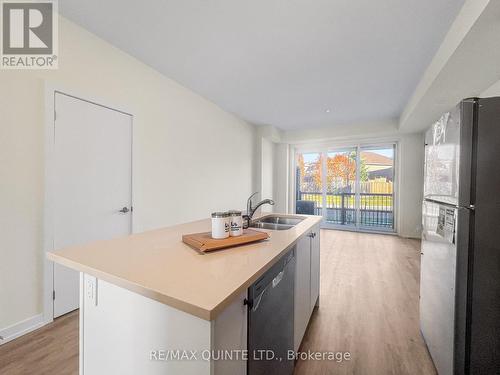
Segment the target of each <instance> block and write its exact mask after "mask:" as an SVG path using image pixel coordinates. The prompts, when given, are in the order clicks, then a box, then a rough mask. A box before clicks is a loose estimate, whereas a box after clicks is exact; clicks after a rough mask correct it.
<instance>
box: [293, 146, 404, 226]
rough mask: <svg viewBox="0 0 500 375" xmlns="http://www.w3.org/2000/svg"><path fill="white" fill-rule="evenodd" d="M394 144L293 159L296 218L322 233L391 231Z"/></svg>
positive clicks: (307, 154)
mask: <svg viewBox="0 0 500 375" xmlns="http://www.w3.org/2000/svg"><path fill="white" fill-rule="evenodd" d="M395 149H396V147H395V144H384V145H370V146H365V145H356V146H352V147H343V148H328V149H325V150H322V151H320V152H304V153H297V159H296V161H297V163H296V166H297V168H296V176H295V180H296V185H295V187H296V212H297V213H303V214H313V215H320V216H323V226H324V227H326V228H345V229H354V230H373V231H394V223H395V219H394V211H395V210H394V166H395Z"/></svg>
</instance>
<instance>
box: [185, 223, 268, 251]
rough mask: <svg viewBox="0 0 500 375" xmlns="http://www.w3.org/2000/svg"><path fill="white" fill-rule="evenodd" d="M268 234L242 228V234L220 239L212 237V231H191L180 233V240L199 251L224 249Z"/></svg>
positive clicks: (265, 238) (259, 239)
mask: <svg viewBox="0 0 500 375" xmlns="http://www.w3.org/2000/svg"><path fill="white" fill-rule="evenodd" d="M268 238H269V234H268V233H266V232H259V231H256V230H253V229H244V230H243V234H242V235H241V236H237V237H228V238H224V239H221V240H216V239H214V238H212V232H204V233H193V234H184V235H182V242H184V243H186V244H188V245H189V246H191V247H194V248H195V249H196V250H199V251H201V252H208V251H213V250H219V249H224V248H226V247H232V246H238V245H244V244H248V243H251V242H255V241H261V240H267V239H268Z"/></svg>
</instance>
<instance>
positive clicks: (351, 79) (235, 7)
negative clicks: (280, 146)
mask: <svg viewBox="0 0 500 375" xmlns="http://www.w3.org/2000/svg"><path fill="white" fill-rule="evenodd" d="M463 2H464V0H418V1H415V0H377V1H373V0H357V1H353V0H314V1H313V0H254V1H242V0H177V1H173V0H149V1H147V2H141V1H136V0H135V1H130V0H106V1H98V0H85V1H81V0H64V1H60V2H59V8H60V12H61V13H62V15H63V16H65V17H67V18H68V19H70V20H72V21H74V22H76V23H77V24H79V25H81V26H83V27H84V28H86V29H88V30H89V31H91V32H93V33H94V34H96V35H98V36H100V37H101V38H103V39H105V40H107V41H108V42H110V43H111V44H113V45H115V46H117V47H118V48H120V49H122V50H124V51H125V52H127V53H129V54H131V55H133V56H135V57H136V58H138V59H140V60H141V61H143V62H144V63H146V64H148V65H150V66H152V67H153V68H155V69H157V70H158V71H160V72H161V73H163V74H165V75H166V76H168V77H170V78H172V79H174V80H175V81H177V82H179V83H181V84H182V85H184V86H185V87H187V88H189V89H191V90H193V91H195V92H197V93H199V94H200V95H202V96H204V97H206V98H207V99H209V100H211V101H212V102H214V103H216V104H217V105H219V106H220V107H221V108H223V109H225V110H227V111H229V112H232V113H234V114H235V115H237V116H239V117H241V118H243V119H245V120H247V121H249V122H251V123H254V124H258V125H273V126H276V127H278V128H280V129H283V130H292V129H306V128H318V127H326V126H335V125H339V124H342V125H344V124H350V123H362V122H371V121H384V120H386V119H391V120H394V119H397V118H398V117H399V116H400V115H401V113H402V111H403V109H404V107H405V105H406V103H407V102H408V100H409V99H410V97H411V95H412V93H413V91H414V90H415V87H416V86H417V83H418V82H419V80H420V78H421V76H422V74H423V72H424V71H425V69H426V67H427V66H428V64H429V63H430V61H431V60H432V57H433V56H434V54H435V52H436V51H437V49H438V47H439V45H440V43H441V41H442V40H443V38H444V36H445V34H446V32H447V30H448V29H449V27H450V25H451V23H452V21H453V20H454V18H455V17H456V15H457V13H458V11H459V10H460V8H461V6H462V5H463Z"/></svg>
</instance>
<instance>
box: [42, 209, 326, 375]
mask: <svg viewBox="0 0 500 375" xmlns="http://www.w3.org/2000/svg"><path fill="white" fill-rule="evenodd" d="M283 216H284V215H283ZM295 216H298V215H295ZM301 217H303V218H304V220H302V221H301V222H300V223H298V224H297V225H295V226H294V227H293V228H291V229H288V230H282V231H272V230H271V231H268V232H269V233H270V238H269V239H268V240H266V241H261V242H257V243H253V244H249V245H244V246H238V247H234V248H229V249H225V250H220V251H215V252H211V253H207V254H200V253H199V252H197V251H196V250H194V249H192V248H191V247H189V246H187V245H186V244H184V243H183V242H182V235H183V234H187V233H196V232H204V231H209V230H210V220H201V221H196V222H192V223H187V224H181V225H176V226H172V227H168V228H162V229H157V230H152V231H148V232H144V233H139V234H133V235H131V236H127V237H123V238H118V239H113V240H108V241H98V242H94V243H91V244H88V245H83V246H75V247H70V248H66V249H63V250H60V251H56V252H52V253H49V254H48V258H49V259H50V260H52V261H54V262H57V263H60V264H62V265H64V266H67V267H70V268H72V269H75V270H77V271H79V272H80V275H81V276H80V280H81V282H80V374H85V375H94V374H110V373H119V374H138V373H140V374H167V373H169V374H207V375H208V374H246V358H245V354H244V351H245V350H246V348H247V306H246V305H244V300H245V298H246V297H247V289H248V287H249V286H251V285H252V284H253V283H254V282H255V281H256V280H258V279H259V277H261V276H262V275H263V274H264V273H265V272H266V271H267V270H268V269H269V268H271V267H272V266H273V264H274V263H275V262H276V261H277V260H279V259H280V258H281V257H282V256H283V255H284V254H285V253H287V252H288V251H289V250H290V249H291V248H292V247H294V246H295V249H296V258H297V262H296V272H295V308H294V309H295V310H294V315H295V316H294V349H295V350H297V349H298V346H299V344H300V341H301V340H302V337H303V335H304V332H305V329H306V327H307V323H308V321H309V318H310V315H311V313H312V309H313V307H314V305H315V304H317V302H318V296H319V222H320V217H317V216H301ZM313 234H315V235H313ZM240 351H241V352H240ZM221 353H226V355H225V358H219V357H220V355H221Z"/></svg>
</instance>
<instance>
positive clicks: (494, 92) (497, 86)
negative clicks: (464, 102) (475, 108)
mask: <svg viewBox="0 0 500 375" xmlns="http://www.w3.org/2000/svg"><path fill="white" fill-rule="evenodd" d="M491 96H500V81H497V82H495V83H494V84H493V85H491V86H490V87H488V88H487V89H486V90H484V91H483V92H482V93H481V95H480V97H482V98H488V97H491Z"/></svg>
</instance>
